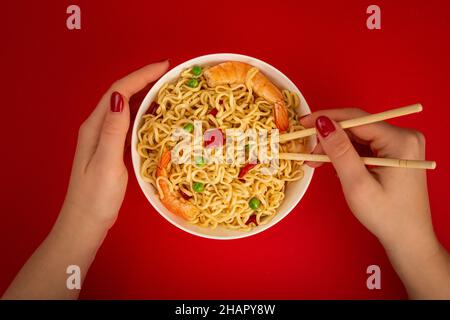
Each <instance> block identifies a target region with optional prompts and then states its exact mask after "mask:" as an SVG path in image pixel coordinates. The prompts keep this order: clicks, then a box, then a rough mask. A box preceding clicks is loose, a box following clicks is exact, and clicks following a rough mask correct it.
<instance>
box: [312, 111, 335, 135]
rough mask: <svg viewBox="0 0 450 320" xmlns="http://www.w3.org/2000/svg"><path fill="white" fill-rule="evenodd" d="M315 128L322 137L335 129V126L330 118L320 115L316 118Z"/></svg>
mask: <svg viewBox="0 0 450 320" xmlns="http://www.w3.org/2000/svg"><path fill="white" fill-rule="evenodd" d="M316 129H317V131H319V133H320V135H321V136H322V137H324V138H326V137H328V136H329V135H330V133H332V132H333V131H335V130H336V127H335V126H334V124H333V122H332V121H331V120H330V118H328V117H325V116H320V117H318V118H317V119H316Z"/></svg>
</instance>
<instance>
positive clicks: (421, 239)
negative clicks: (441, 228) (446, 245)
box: [379, 227, 440, 261]
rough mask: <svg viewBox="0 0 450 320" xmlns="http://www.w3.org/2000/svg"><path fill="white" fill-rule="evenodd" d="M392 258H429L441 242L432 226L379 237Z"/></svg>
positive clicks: (436, 250)
mask: <svg viewBox="0 0 450 320" xmlns="http://www.w3.org/2000/svg"><path fill="white" fill-rule="evenodd" d="M379 240H380V242H381V244H382V245H383V247H384V248H385V250H386V253H387V254H388V256H389V257H390V258H394V259H397V260H399V259H400V258H401V259H402V260H408V261H412V260H414V261H418V260H424V259H427V258H428V257H429V256H431V255H434V254H435V253H436V252H438V251H439V248H440V244H439V241H438V240H437V239H436V236H435V234H434V231H433V229H432V227H430V228H423V229H422V230H421V229H419V228H418V229H416V230H412V229H406V228H405V229H404V230H402V231H401V232H398V233H396V234H394V235H390V236H386V235H385V236H383V237H379Z"/></svg>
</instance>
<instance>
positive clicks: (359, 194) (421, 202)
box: [300, 109, 450, 298]
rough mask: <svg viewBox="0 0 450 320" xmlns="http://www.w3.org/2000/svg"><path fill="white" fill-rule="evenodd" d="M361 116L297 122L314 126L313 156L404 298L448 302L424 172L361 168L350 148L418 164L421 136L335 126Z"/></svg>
mask: <svg viewBox="0 0 450 320" xmlns="http://www.w3.org/2000/svg"><path fill="white" fill-rule="evenodd" d="M367 114H368V113H366V112H364V111H362V110H360V109H334V110H323V111H318V112H315V113H313V114H311V115H308V116H306V117H303V118H302V119H301V120H300V122H301V124H302V125H303V126H305V127H307V128H308V127H313V126H316V129H317V131H318V132H319V134H318V138H319V144H318V145H317V146H316V148H315V149H314V151H313V153H320V154H323V153H326V154H327V155H328V156H329V157H330V159H331V161H332V163H333V166H334V168H335V170H336V172H337V174H338V176H339V179H340V182H341V185H342V189H343V192H344V195H345V198H346V200H347V203H348V205H349V207H350V209H351V211H352V212H353V214H354V215H355V216H356V217H357V218H358V220H359V221H360V222H361V223H362V224H363V225H364V226H365V227H366V228H367V229H369V231H371V232H372V233H373V234H374V235H375V236H376V237H378V239H379V240H380V241H381V243H382V244H383V245H384V247H385V249H386V251H387V253H388V255H389V257H390V259H391V262H392V263H393V265H394V268H396V270H397V272H398V273H399V275H400V277H401V278H402V280H404V281H403V282H404V283H405V286H406V287H407V290H408V292H409V294H410V296H411V297H416V298H428V297H437V298H439V297H446V298H450V258H449V256H448V254H447V253H446V252H445V250H444V249H443V248H442V247H441V246H440V244H439V242H438V241H437V239H436V237H435V235H434V231H433V226H432V221H431V215H430V207H429V201H428V192H427V182H426V172H425V170H420V169H404V168H389V167H375V168H366V166H365V165H364V164H363V162H362V160H361V159H360V157H359V155H358V153H357V152H356V150H355V148H354V147H353V145H352V143H351V139H352V140H354V141H355V142H357V143H362V144H366V145H368V146H370V148H371V150H372V152H373V153H374V154H376V156H377V157H381V158H400V159H413V160H423V159H424V157H425V139H424V136H423V135H422V134H421V133H420V132H418V131H413V130H408V129H403V128H399V127H396V126H393V125H390V124H388V123H385V122H379V123H374V124H370V125H365V126H360V127H355V128H351V129H348V134H347V133H346V132H345V131H344V130H343V129H342V128H341V127H340V126H339V124H338V123H336V122H335V121H342V120H346V119H350V118H356V117H361V116H364V115H367ZM350 137H351V139H350ZM308 165H310V166H313V167H318V166H320V164H319V163H308ZM432 262H433V263H432ZM409 264H414V265H415V267H412V266H411V265H409ZM419 266H420V267H419ZM422 267H423V268H427V270H428V272H429V273H433V272H434V275H433V274H431V278H428V277H424V276H423V274H421V273H420V272H424V271H425V270H418V268H419V269H420V268H422ZM414 278H416V279H414ZM433 285H434V286H433Z"/></svg>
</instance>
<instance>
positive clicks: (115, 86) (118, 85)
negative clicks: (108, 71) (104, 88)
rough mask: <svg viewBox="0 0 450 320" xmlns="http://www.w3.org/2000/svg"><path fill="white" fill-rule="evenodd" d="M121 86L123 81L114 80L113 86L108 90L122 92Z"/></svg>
mask: <svg viewBox="0 0 450 320" xmlns="http://www.w3.org/2000/svg"><path fill="white" fill-rule="evenodd" d="M121 87H122V81H121V80H116V81H114V82H113V83H112V84H111V86H110V87H109V90H108V92H109V93H112V92H115V91H117V92H120V91H121V90H120V88H121Z"/></svg>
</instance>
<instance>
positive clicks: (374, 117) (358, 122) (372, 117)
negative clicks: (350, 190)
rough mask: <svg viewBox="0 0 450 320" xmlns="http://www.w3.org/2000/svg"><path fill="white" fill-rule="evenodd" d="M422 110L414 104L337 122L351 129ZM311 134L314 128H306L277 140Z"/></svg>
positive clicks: (287, 139)
mask: <svg viewBox="0 0 450 320" xmlns="http://www.w3.org/2000/svg"><path fill="white" fill-rule="evenodd" d="M422 109H423V108H422V105H421V104H420V103H416V104H413V105H410V106H406V107H401V108H396V109H392V110H387V111H384V112H380V113H374V114H369V115H367V116H364V117H359V118H354V119H349V120H344V121H341V122H339V125H340V126H341V127H342V128H343V129H347V128H352V127H357V126H362V125H365V124H369V123H374V122H378V121H383V120H387V119H392V118H396V117H401V116H405V115H408V114H412V113H417V112H420V111H422ZM313 134H316V128H308V129H305V130H299V131H295V132H289V133H283V134H280V136H279V138H280V143H283V142H286V141H289V140H295V139H300V138H304V137H308V136H311V135H313Z"/></svg>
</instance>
